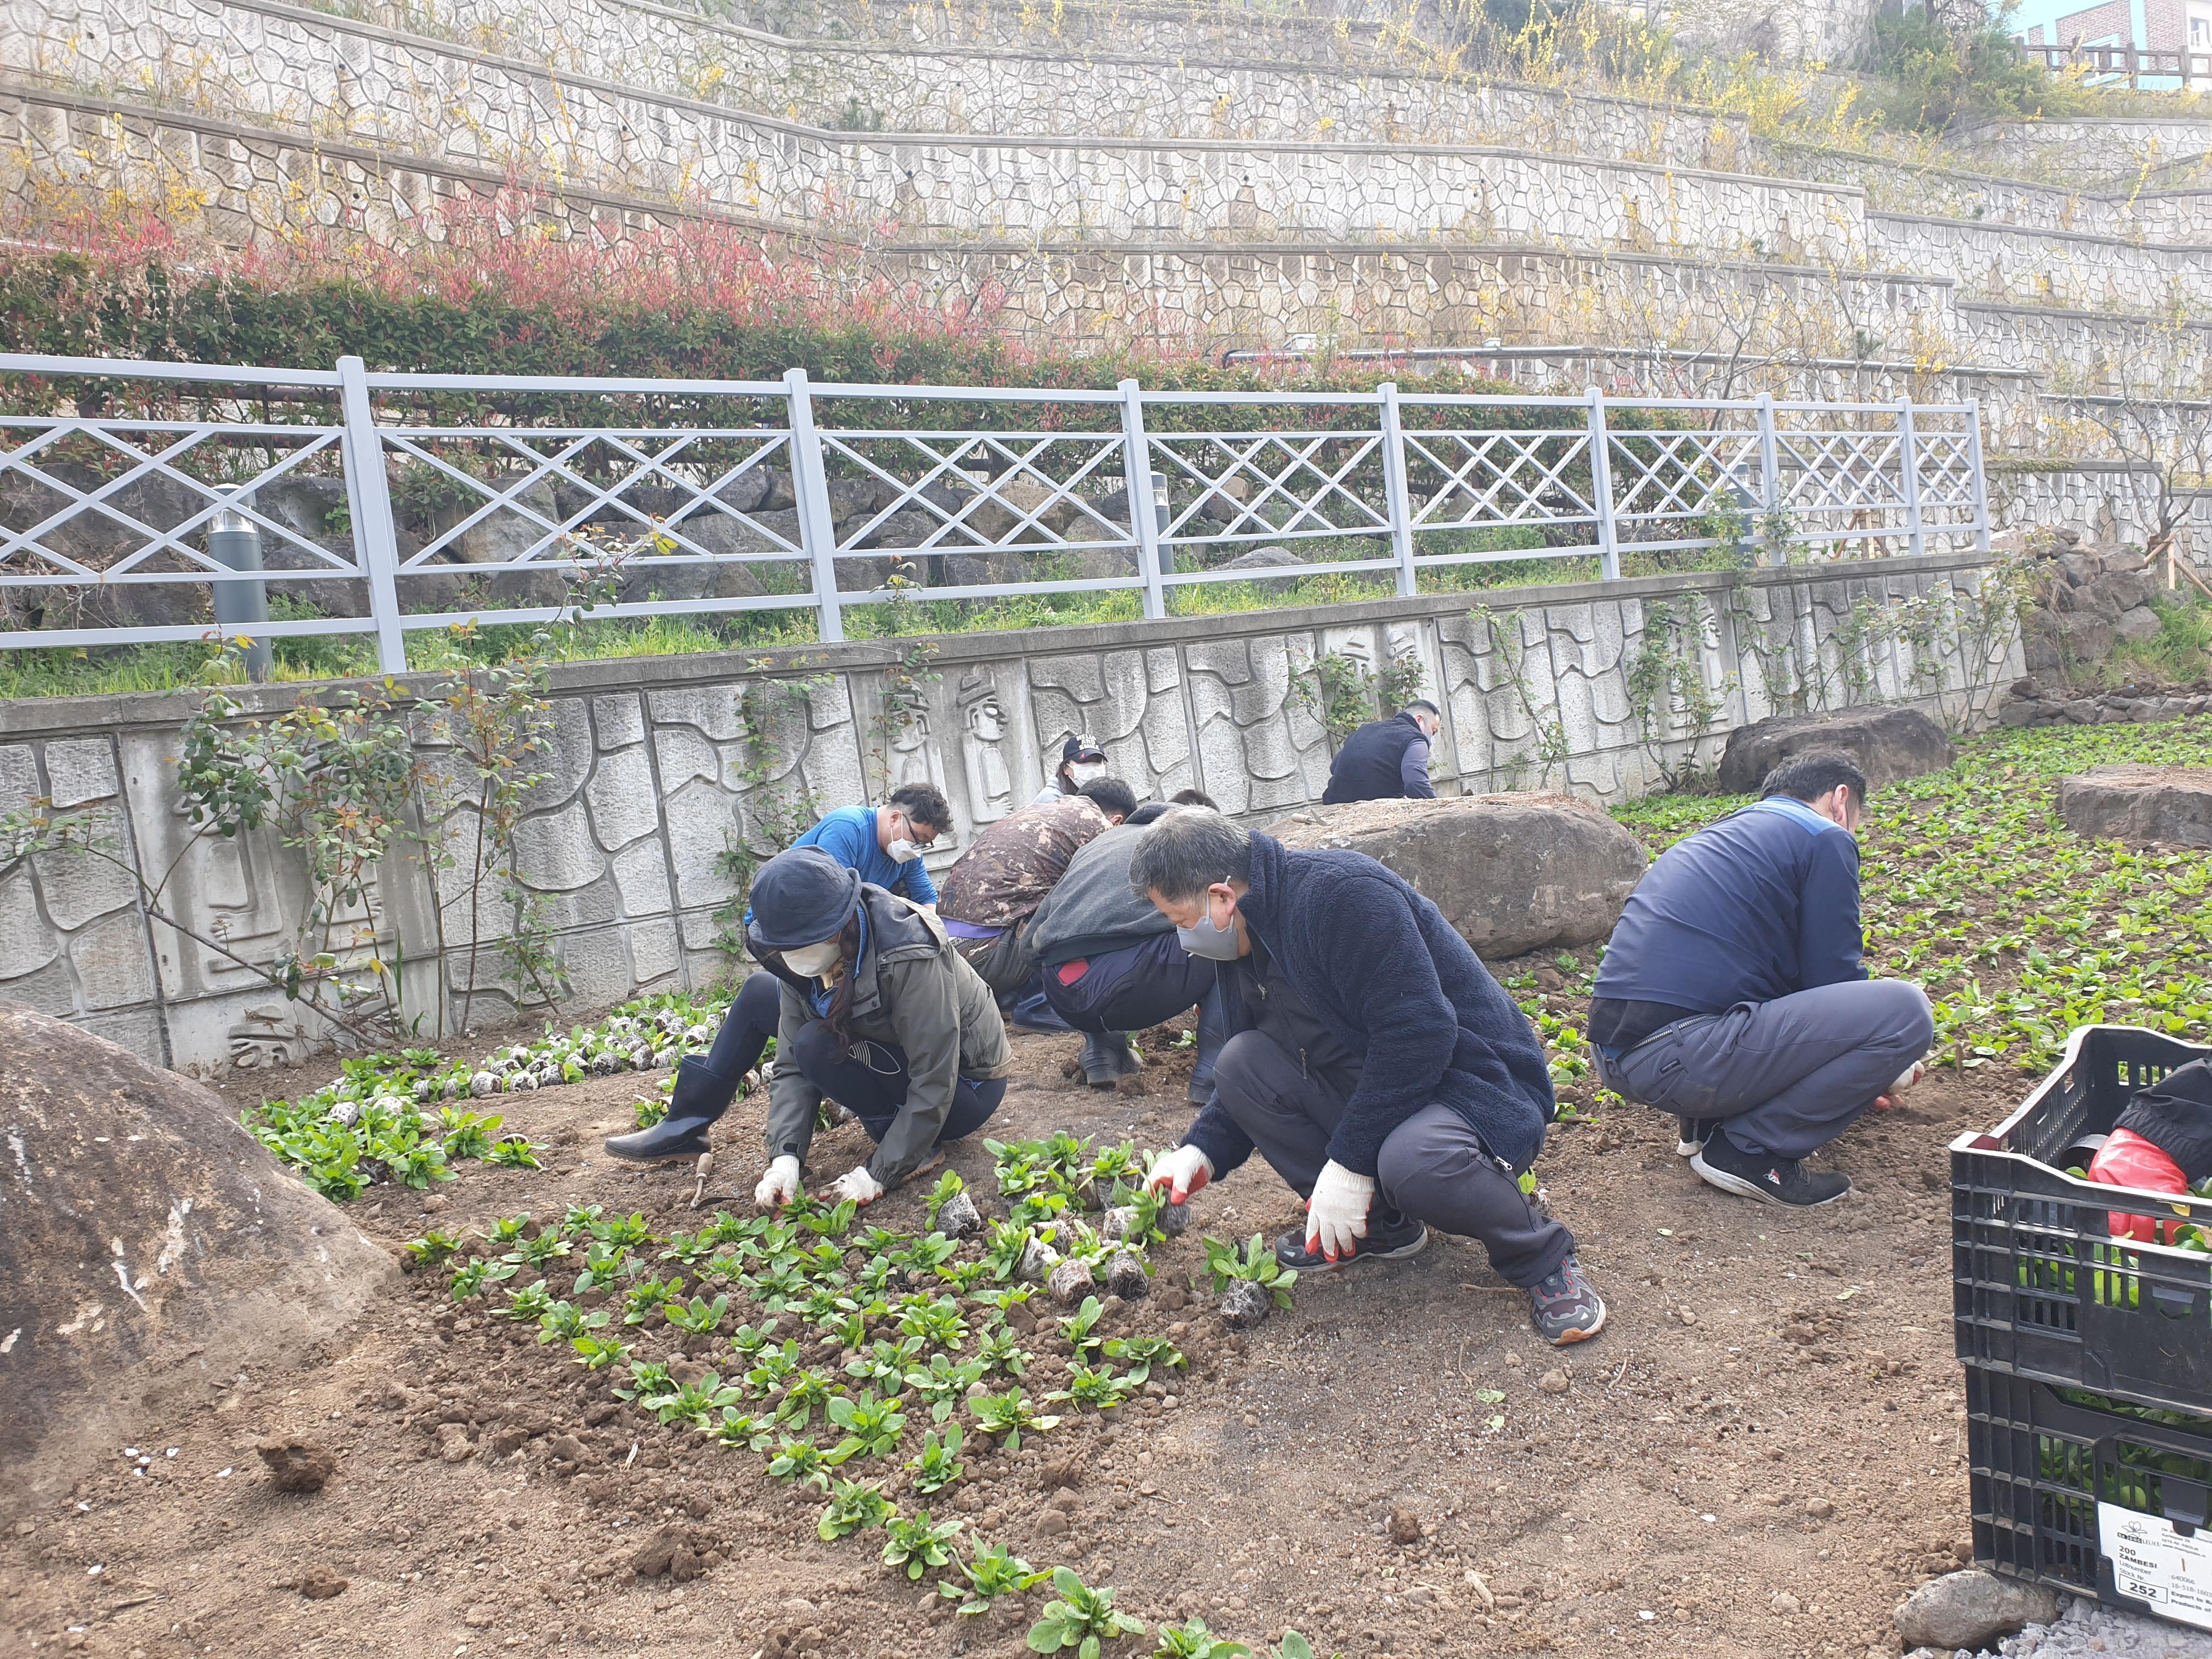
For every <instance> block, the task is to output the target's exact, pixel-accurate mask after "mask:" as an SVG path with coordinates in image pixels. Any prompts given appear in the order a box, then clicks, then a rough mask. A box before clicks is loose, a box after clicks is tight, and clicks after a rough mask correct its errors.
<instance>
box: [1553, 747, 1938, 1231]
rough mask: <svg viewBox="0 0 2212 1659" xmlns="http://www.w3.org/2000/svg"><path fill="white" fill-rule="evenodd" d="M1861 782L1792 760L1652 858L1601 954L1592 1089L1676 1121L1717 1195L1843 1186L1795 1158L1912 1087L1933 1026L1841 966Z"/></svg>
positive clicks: (1851, 918) (1839, 759)
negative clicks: (1754, 796)
mask: <svg viewBox="0 0 2212 1659" xmlns="http://www.w3.org/2000/svg"><path fill="white" fill-rule="evenodd" d="M1866 787H1867V785H1866V777H1865V775H1864V774H1863V773H1862V772H1861V771H1860V769H1859V767H1858V764H1857V762H1855V761H1854V760H1852V759H1851V757H1850V756H1848V755H1846V754H1844V753H1842V752H1841V751H1839V750H1832V749H1829V750H1808V751H1806V752H1805V753H1802V754H1800V755H1796V756H1793V757H1790V759H1788V760H1786V761H1784V762H1783V763H1782V764H1781V765H1779V766H1778V767H1776V768H1775V769H1774V770H1773V771H1771V772H1770V773H1768V774H1767V775H1766V781H1765V784H1764V785H1763V786H1762V787H1761V791H1760V793H1761V796H1762V799H1759V801H1758V802H1756V803H1755V804H1753V805H1750V806H1747V807H1745V808H1744V809H1743V810H1742V811H1740V812H1735V813H1731V814H1730V815H1729V817H1724V818H1723V819H1722V820H1721V821H1720V822H1719V823H1715V824H1711V825H1709V826H1708V827H1707V828H1705V829H1701V830H1699V832H1698V833H1697V834H1696V835H1694V836H1689V837H1688V838H1687V839H1686V840H1683V841H1680V842H1676V843H1675V844H1674V846H1672V847H1670V848H1668V849H1667V851H1666V852H1665V853H1663V854H1661V855H1660V858H1659V860H1658V862H1657V863H1656V864H1654V865H1653V866H1651V868H1650V870H1649V871H1647V872H1645V874H1644V879H1643V880H1642V881H1640V882H1639V883H1638V884H1637V887H1636V890H1635V891H1634V892H1633V893H1632V894H1630V895H1629V898H1628V903H1627V905H1626V907H1625V908H1623V909H1622V911H1621V913H1620V921H1619V923H1618V924H1616V925H1615V927H1613V938H1612V940H1611V941H1610V942H1609V943H1608V944H1607V945H1606V949H1605V962H1604V965H1603V966H1602V967H1601V969H1599V971H1598V976H1597V985H1596V987H1595V990H1596V995H1595V998H1594V999H1593V1000H1592V1001H1591V1003H1590V1012H1589V1040H1590V1044H1591V1046H1592V1047H1593V1048H1595V1050H1596V1051H1597V1074H1598V1080H1599V1081H1600V1082H1601V1083H1603V1084H1604V1085H1605V1086H1606V1087H1607V1088H1608V1089H1611V1090H1613V1091H1614V1092H1615V1093H1616V1094H1620V1095H1623V1096H1626V1097H1627V1098H1628V1099H1630V1100H1633V1101H1639V1102H1641V1103H1644V1104H1645V1105H1648V1106H1656V1107H1657V1108H1659V1109H1661V1110H1662V1111H1667V1112H1671V1113H1673V1114H1674V1115H1675V1116H1677V1117H1679V1118H1680V1119H1681V1121H1682V1136H1681V1144H1680V1148H1679V1149H1678V1150H1680V1152H1682V1153H1684V1154H1685V1155H1686V1156H1687V1157H1688V1158H1689V1159H1690V1167H1691V1168H1692V1169H1693V1170H1696V1171H1697V1172H1698V1174H1699V1176H1701V1177H1702V1178H1703V1179H1705V1181H1708V1182H1711V1184H1712V1185H1714V1186H1716V1187H1718V1188H1721V1189H1722V1190H1723V1192H1729V1193H1735V1194H1740V1195H1741V1196H1744V1197H1747V1198H1758V1199H1763V1200H1766V1201H1768V1202H1770V1203H1776V1204H1785V1205H1790V1206H1797V1207H1803V1206H1811V1205H1815V1204H1828V1203H1832V1202H1833V1201H1834V1200H1837V1199H1839V1198H1841V1197H1842V1196H1843V1195H1844V1194H1845V1193H1847V1192H1849V1191H1850V1185H1851V1183H1850V1177H1849V1176H1844V1175H1841V1174H1838V1173H1837V1172H1835V1171H1833V1170H1821V1171H1818V1172H1810V1171H1808V1170H1806V1169H1805V1168H1804V1167H1803V1163H1802V1160H1803V1159H1804V1158H1806V1157H1807V1156H1808V1155H1809V1154H1810V1153H1812V1152H1815V1151H1817V1150H1818V1149H1819V1148H1820V1147H1822V1146H1826V1145H1827V1144H1828V1143H1829V1142H1830V1141H1832V1140H1833V1139H1835V1138H1836V1137H1837V1136H1838V1135H1839V1134H1841V1133H1843V1132H1844V1130H1845V1129H1846V1128H1848V1127H1850V1125H1851V1123H1852V1122H1853V1121H1855V1120H1856V1119H1857V1118H1858V1117H1859V1115H1861V1114H1863V1112H1865V1111H1866V1110H1867V1109H1869V1108H1870V1107H1875V1106H1885V1107H1886V1106H1888V1105H1892V1104H1894V1099H1893V1097H1895V1096H1896V1095H1898V1094H1899V1093H1900V1092H1902V1091H1905V1090H1906V1089H1909V1088H1911V1086H1912V1085H1913V1084H1915V1083H1916V1082H1917V1081H1918V1080H1919V1079H1920V1077H1921V1075H1922V1073H1923V1072H1924V1071H1925V1069H1926V1068H1925V1067H1924V1066H1923V1065H1922V1064H1921V1058H1922V1056H1923V1055H1924V1054H1926V1053H1927V1052H1928V1045H1929V1042H1930V1040H1931V1039H1932V1038H1933V1036H1934V1035H1935V1030H1936V1022H1935V1017H1934V1015H1933V1014H1932V1013H1931V1012H1930V1011H1929V1006H1928V998H1927V996H1926V994H1924V993H1923V992H1922V990H1921V989H1920V987H1918V986H1917V985H1914V984H1912V983H1911V982H1910V981H1905V980H1893V979H1869V978H1868V977H1867V971H1866V969H1865V967H1864V965H1863V963H1861V962H1860V960H1859V956H1860V951H1861V950H1862V948H1863V945H1862V940H1861V937H1860V932H1859V848H1858V840H1857V832H1858V826H1859V821H1860V818H1861V816H1862V815H1863V813H1864V811H1865V810H1866Z"/></svg>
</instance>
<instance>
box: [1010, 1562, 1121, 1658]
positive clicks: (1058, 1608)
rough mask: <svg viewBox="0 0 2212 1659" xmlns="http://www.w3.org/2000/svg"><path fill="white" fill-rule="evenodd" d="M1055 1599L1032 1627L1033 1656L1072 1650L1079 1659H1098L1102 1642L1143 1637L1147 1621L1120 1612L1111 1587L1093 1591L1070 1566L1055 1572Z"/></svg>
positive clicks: (1046, 1604)
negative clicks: (1115, 1605)
mask: <svg viewBox="0 0 2212 1659" xmlns="http://www.w3.org/2000/svg"><path fill="white" fill-rule="evenodd" d="M1052 1588H1053V1590H1054V1595H1053V1599H1052V1600H1051V1601H1048V1602H1046V1603H1045V1608H1044V1616H1043V1617H1042V1618H1041V1619H1039V1620H1037V1621H1036V1623H1035V1624H1034V1625H1031V1626H1030V1651H1031V1652H1033V1653H1059V1652H1061V1651H1063V1650H1066V1649H1068V1648H1073V1649H1074V1650H1075V1652H1076V1659H1098V1654H1099V1648H1100V1644H1102V1643H1105V1642H1118V1641H1121V1640H1122V1639H1123V1638H1127V1637H1131V1636H1141V1635H1143V1634H1144V1632H1145V1622H1144V1620H1141V1619H1133V1618H1131V1617H1130V1616H1129V1615H1128V1614H1127V1613H1119V1612H1116V1611H1115V1607H1114V1592H1113V1590H1112V1589H1110V1588H1106V1589H1092V1588H1091V1586H1090V1585H1088V1584H1086V1583H1084V1582H1083V1580H1082V1579H1081V1578H1079V1577H1077V1576H1076V1574H1075V1571H1074V1569H1073V1568H1071V1567H1056V1568H1054V1570H1053V1575H1052Z"/></svg>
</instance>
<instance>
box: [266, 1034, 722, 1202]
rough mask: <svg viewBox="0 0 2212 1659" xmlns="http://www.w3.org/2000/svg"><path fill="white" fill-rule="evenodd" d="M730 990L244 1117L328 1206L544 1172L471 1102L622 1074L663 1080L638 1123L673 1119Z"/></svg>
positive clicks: (525, 1146) (391, 1065) (427, 1054)
mask: <svg viewBox="0 0 2212 1659" xmlns="http://www.w3.org/2000/svg"><path fill="white" fill-rule="evenodd" d="M729 1000H730V999H729V994H728V992H727V991H726V990H725V991H720V992H707V993H698V994H694V993H690V992H664V993H661V994H657V995H654V996H650V997H641V998H639V999H638V1000H635V1001H634V1002H627V1003H624V1004H623V1005H622V1006H620V1007H618V1008H617V1009H615V1010H614V1011H613V1012H611V1013H610V1014H608V1015H607V1016H606V1017H605V1018H603V1019H601V1020H600V1021H599V1023H598V1024H593V1025H579V1026H571V1027H569V1028H568V1030H565V1031H564V1030H558V1029H556V1028H554V1027H551V1026H549V1027H547V1028H546V1030H545V1033H544V1036H541V1037H539V1038H538V1040H536V1041H535V1042H512V1043H506V1044H502V1045H501V1047H499V1048H495V1049H493V1050H492V1051H491V1053H490V1054H487V1055H485V1056H484V1057H483V1059H481V1060H467V1059H465V1058H460V1057H456V1056H449V1055H446V1054H441V1053H439V1052H438V1051H437V1050H436V1049H435V1048H406V1049H402V1050H401V1051H400V1052H399V1053H398V1054H396V1055H395V1054H362V1055H356V1056H353V1057H349V1058H348V1059H345V1060H341V1061H340V1062H339V1074H338V1077H337V1079H336V1080H335V1081H334V1082H331V1083H330V1084H327V1085H325V1086H324V1087H322V1088H320V1089H317V1090H315V1091H313V1092H312V1093H309V1094H305V1095H302V1096H301V1097H299V1098H298V1099H297V1100H270V1101H265V1102H264V1103H261V1104H260V1105H258V1106H254V1107H251V1108H249V1109H247V1110H246V1113H245V1114H244V1116H243V1118H242V1121H243V1122H244V1123H245V1125H246V1127H247V1128H248V1129H249V1130H251V1131H252V1133H253V1134H254V1136H255V1137H256V1138H257V1139H258V1140H259V1141H260V1142H261V1144H262V1145H263V1146H266V1147H267V1148H268V1149H269V1150H270V1152H274V1153H275V1154H276V1156H277V1157H278V1158H281V1159H283V1162H284V1163H285V1164H288V1165H289V1166H290V1167H291V1168H292V1169H294V1170H296V1171H298V1172H299V1174H300V1176H301V1178H302V1179H303V1180H305V1181H306V1182H307V1184H308V1185H309V1186H311V1187H313V1188H314V1189H315V1190H316V1191H317V1192H319V1193H321V1194H323V1195H324V1196H325V1197H326V1198H331V1199H336V1200H340V1201H343V1200H347V1199H353V1198H358V1197H360V1196H361V1195H362V1193H364V1192H366V1191H367V1190H368V1188H370V1187H372V1186H375V1185H383V1184H390V1185H393V1186H399V1187H411V1188H416V1190H418V1191H420V1190H422V1189H423V1188H428V1187H429V1186H431V1185H433V1184H434V1183H435V1182H441V1181H451V1180H452V1179H453V1177H454V1176H455V1174H456V1170H455V1169H454V1165H456V1164H460V1163H462V1162H464V1161H465V1160H468V1159H471V1158H475V1159H481V1160H483V1162H485V1163H488V1164H494V1165H504V1166H507V1167H511V1168H519V1169H533V1170H534V1169H536V1168H538V1157H537V1154H538V1150H539V1149H538V1148H537V1147H536V1146H532V1144H531V1142H530V1139H529V1138H528V1137H527V1136H526V1135H522V1134H517V1133H509V1132H508V1131H507V1128H506V1126H505V1119H504V1118H503V1117H502V1116H501V1115H499V1114H497V1113H493V1112H483V1111H479V1110H477V1109H476V1107H475V1106H474V1104H473V1103H475V1102H477V1101H481V1100H484V1099H486V1098H488V1097H491V1096H495V1095H519V1094H526V1093H530V1092H532V1091H536V1090H538V1089H550V1088H556V1087H558V1086H560V1085H562V1084H568V1083H580V1082H582V1081H583V1080H584V1079H586V1078H591V1077H611V1076H613V1075H615V1074H616V1073H623V1072H653V1071H666V1072H668V1073H669V1075H668V1076H666V1077H664V1078H663V1079H661V1081H660V1085H659V1088H658V1089H657V1090H655V1091H654V1092H653V1094H652V1095H650V1096H648V1097H646V1098H645V1099H644V1100H641V1102H640V1103H639V1105H638V1122H639V1127H646V1126H647V1125H649V1124H651V1123H653V1122H657V1121H659V1118H660V1117H661V1115H663V1114H664V1113H665V1111H666V1109H667V1093H668V1088H669V1085H670V1083H671V1081H672V1079H673V1069H672V1068H673V1067H674V1066H676V1065H677V1064H678V1062H679V1061H681V1060H683V1059H684V1057H685V1056H686V1055H688V1054H704V1053H705V1052H706V1051H707V1049H708V1048H710V1047H711V1046H712V1045H713V1043H714V1033H715V1030H717V1029H718V1027H719V1026H720V1023H721V1019H722V1016H723V1015H724V1014H725V1013H726V1012H727V1011H728V1008H729Z"/></svg>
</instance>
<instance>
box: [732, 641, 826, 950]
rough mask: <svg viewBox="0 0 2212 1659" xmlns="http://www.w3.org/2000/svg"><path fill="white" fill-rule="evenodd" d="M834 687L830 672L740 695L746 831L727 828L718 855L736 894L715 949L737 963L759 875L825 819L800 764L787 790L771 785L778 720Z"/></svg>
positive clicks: (756, 685)
mask: <svg viewBox="0 0 2212 1659" xmlns="http://www.w3.org/2000/svg"><path fill="white" fill-rule="evenodd" d="M764 662H765V659H756V660H755V662H754V663H753V665H752V666H754V667H756V668H757V667H760V666H762V665H763V663H764ZM830 683H831V682H830V678H829V676H828V675H826V674H817V675H812V676H810V677H808V678H805V679H798V680H769V679H763V680H756V681H753V682H752V683H751V684H748V685H746V686H745V687H744V689H743V690H740V691H739V692H738V713H739V714H740V715H741V716H742V717H743V720H744V739H743V742H744V762H743V763H742V764H741V765H740V766H739V767H738V782H739V783H740V784H741V785H743V786H744V789H745V794H744V801H743V806H742V810H743V811H744V829H738V828H737V827H736V826H734V825H732V827H730V828H728V829H725V830H724V831H723V832H722V850H721V851H720V852H719V853H717V854H715V855H714V868H715V870H716V871H717V872H719V873H720V874H721V875H722V876H723V877H724V878H726V879H727V880H728V881H729V883H730V884H731V886H732V893H731V895H730V897H729V899H728V900H727V901H726V902H725V903H724V904H723V905H722V906H721V907H720V908H719V909H717V910H716V911H715V912H714V948H715V949H716V950H717V951H720V952H721V953H722V954H723V955H724V956H726V957H729V958H730V959H731V960H732V961H733V962H735V961H739V960H742V959H743V958H744V955H745V940H744V915H745V906H746V903H747V902H748V900H749V898H750V894H751V892H752V884H753V877H754V876H755V875H756V874H757V872H759V870H760V867H761V866H762V865H763V864H765V863H767V862H768V861H769V860H770V859H772V858H774V857H775V855H776V854H778V853H781V852H782V851H783V850H784V849H785V848H787V847H789V846H790V845H791V844H792V842H794V841H797V840H798V839H799V836H800V835H802V834H803V833H804V832H805V829H807V827H808V826H809V825H810V824H811V823H813V822H814V821H815V820H816V819H817V818H818V817H821V816H822V800H821V797H820V796H818V795H817V794H816V793H814V791H813V790H811V789H810V788H808V787H806V783H805V780H804V779H803V778H802V777H800V776H799V772H798V769H797V768H796V767H795V766H794V767H793V769H792V774H791V775H792V777H793V780H794V781H793V782H792V783H790V784H788V785H787V786H785V787H781V788H771V787H769V779H770V778H771V777H773V776H774V775H775V769H776V767H777V764H778V763H779V762H780V760H781V755H780V754H779V752H778V750H777V749H776V746H775V737H774V722H775V716H776V714H778V713H779V712H780V711H781V710H783V709H785V708H790V707H793V706H794V705H799V704H803V703H805V701H806V699H807V698H808V697H809V696H811V695H812V694H813V693H815V692H817V691H819V690H823V689H824V688H825V687H827V686H828V685H829V684H830Z"/></svg>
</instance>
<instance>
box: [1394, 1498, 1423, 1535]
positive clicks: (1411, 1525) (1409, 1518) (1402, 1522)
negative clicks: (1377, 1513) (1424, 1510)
mask: <svg viewBox="0 0 2212 1659" xmlns="http://www.w3.org/2000/svg"><path fill="white" fill-rule="evenodd" d="M1390 1541H1391V1542H1392V1543H1394V1544H1418V1543H1419V1542H1420V1541H1421V1517H1420V1516H1418V1515H1416V1514H1415V1513H1414V1512H1413V1510H1410V1509H1408V1508H1407V1507H1406V1505H1405V1504H1399V1505H1398V1506H1397V1508H1395V1509H1394V1510H1391V1511H1390Z"/></svg>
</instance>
